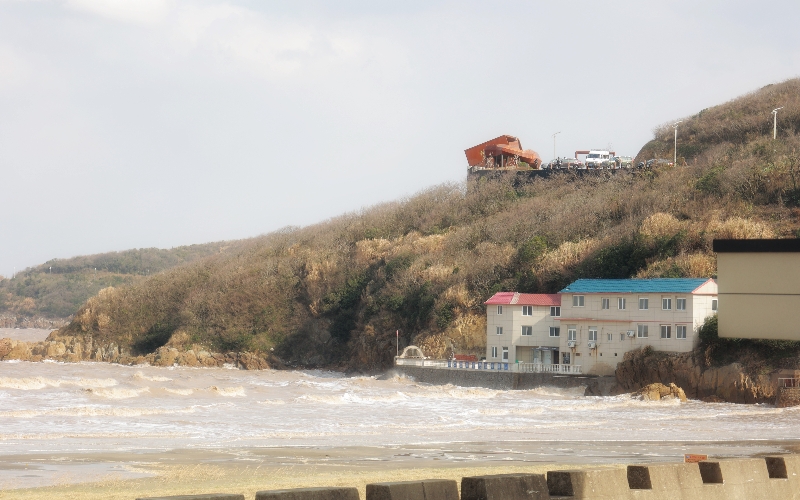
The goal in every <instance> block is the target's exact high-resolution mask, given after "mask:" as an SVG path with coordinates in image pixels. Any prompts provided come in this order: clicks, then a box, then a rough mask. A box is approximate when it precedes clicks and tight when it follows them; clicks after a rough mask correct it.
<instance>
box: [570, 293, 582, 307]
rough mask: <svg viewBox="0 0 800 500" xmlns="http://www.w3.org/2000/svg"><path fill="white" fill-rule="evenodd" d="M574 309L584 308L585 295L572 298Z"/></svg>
mask: <svg viewBox="0 0 800 500" xmlns="http://www.w3.org/2000/svg"><path fill="white" fill-rule="evenodd" d="M572 307H583V295H573V296H572Z"/></svg>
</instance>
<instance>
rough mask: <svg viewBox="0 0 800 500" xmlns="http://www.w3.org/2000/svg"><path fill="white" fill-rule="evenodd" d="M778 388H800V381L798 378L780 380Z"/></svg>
mask: <svg viewBox="0 0 800 500" xmlns="http://www.w3.org/2000/svg"><path fill="white" fill-rule="evenodd" d="M778 387H800V379H797V378H779V379H778Z"/></svg>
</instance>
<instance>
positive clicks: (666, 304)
mask: <svg viewBox="0 0 800 500" xmlns="http://www.w3.org/2000/svg"><path fill="white" fill-rule="evenodd" d="M661 309H663V310H665V311H671V310H672V299H661Z"/></svg>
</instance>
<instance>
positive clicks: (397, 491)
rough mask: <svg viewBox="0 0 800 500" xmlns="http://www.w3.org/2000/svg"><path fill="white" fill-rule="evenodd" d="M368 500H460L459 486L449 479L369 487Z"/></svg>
mask: <svg viewBox="0 0 800 500" xmlns="http://www.w3.org/2000/svg"><path fill="white" fill-rule="evenodd" d="M367 500H458V484H457V483H456V482H455V481H452V480H447V479H426V480H423V481H400V482H395V483H373V484H368V485H367Z"/></svg>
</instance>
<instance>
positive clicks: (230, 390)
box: [209, 385, 247, 398]
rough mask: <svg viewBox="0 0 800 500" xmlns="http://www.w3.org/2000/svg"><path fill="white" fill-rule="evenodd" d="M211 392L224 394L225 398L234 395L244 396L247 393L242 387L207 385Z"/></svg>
mask: <svg viewBox="0 0 800 500" xmlns="http://www.w3.org/2000/svg"><path fill="white" fill-rule="evenodd" d="M209 390H210V391H211V392H214V393H216V394H219V395H220V396H225V397H226V398H234V397H244V396H246V395H247V394H246V393H245V392H244V387H241V386H239V387H217V386H215V385H212V386H211V387H209Z"/></svg>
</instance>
